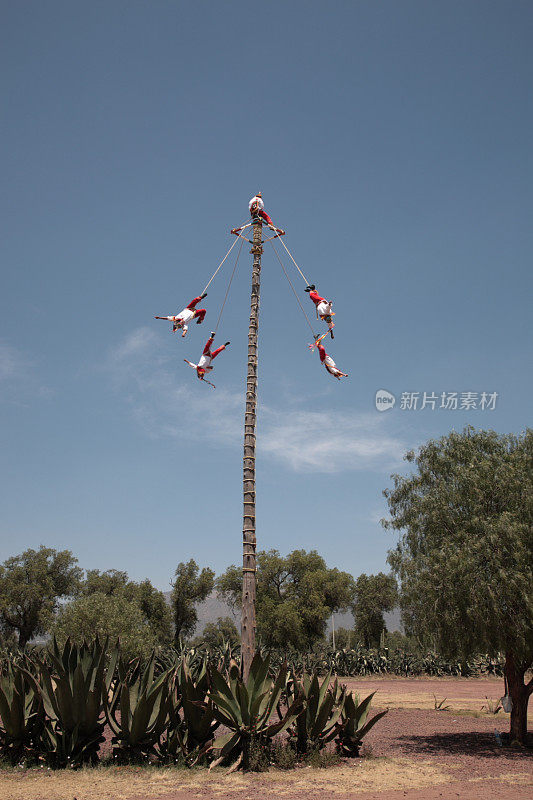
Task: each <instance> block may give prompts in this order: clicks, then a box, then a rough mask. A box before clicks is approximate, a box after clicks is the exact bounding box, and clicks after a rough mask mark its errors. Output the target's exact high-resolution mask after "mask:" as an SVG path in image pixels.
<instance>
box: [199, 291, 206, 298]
mask: <svg viewBox="0 0 533 800" xmlns="http://www.w3.org/2000/svg"><path fill="white" fill-rule="evenodd" d="M204 297H207V292H204V293H203V294H202V295H200V300H203V299H204Z"/></svg>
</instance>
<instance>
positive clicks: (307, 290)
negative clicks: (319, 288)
mask: <svg viewBox="0 0 533 800" xmlns="http://www.w3.org/2000/svg"><path fill="white" fill-rule="evenodd" d="M315 289H316V286H315V284H314V283H310V284H309V286H307V287H306V289H305V291H306V292H314V291H315Z"/></svg>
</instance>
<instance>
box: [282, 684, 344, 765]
mask: <svg viewBox="0 0 533 800" xmlns="http://www.w3.org/2000/svg"><path fill="white" fill-rule="evenodd" d="M330 681H331V672H329V673H328V674H327V675H326V677H325V678H324V680H323V681H322V684H320V682H319V680H318V675H317V673H316V672H315V674H314V675H313V676H312V677H311V676H310V675H308V674H307V673H304V674H303V676H302V678H301V679H300V680H298V679H297V680H295V681H294V684H293V687H292V698H293V701H297V700H299V701H300V703H301V705H302V710H301V712H300V714H299V715H298V717H297V718H296V725H295V728H294V729H293V730H291V731H289V740H290V742H291V744H292V745H293V746H294V747H295V749H296V751H297V752H298V753H300V754H301V755H303V754H306V753H309V752H312V751H313V750H321V749H322V748H323V747H325V745H326V744H327V743H328V742H330V741H331V740H332V739H334V738H335V736H336V733H337V723H338V721H339V719H340V717H341V714H342V710H343V708H344V701H345V695H346V690H345V688H344V687H340V686H339V683H338V681H337V679H335V683H334V684H333V686H332V687H330V685H329V684H330ZM290 695H291V691H290V690H289V696H290Z"/></svg>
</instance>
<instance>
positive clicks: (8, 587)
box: [0, 545, 83, 647]
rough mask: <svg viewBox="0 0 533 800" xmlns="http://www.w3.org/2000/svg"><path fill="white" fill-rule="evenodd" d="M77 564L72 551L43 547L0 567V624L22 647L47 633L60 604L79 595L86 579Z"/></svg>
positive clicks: (22, 554)
mask: <svg viewBox="0 0 533 800" xmlns="http://www.w3.org/2000/svg"><path fill="white" fill-rule="evenodd" d="M77 563H78V562H77V559H76V558H74V556H73V555H72V553H71V551H70V550H54V549H53V548H50V547H44V546H43V545H41V547H40V548H39V550H31V549H29V550H25V551H24V552H23V553H21V554H20V555H17V556H12V557H11V558H8V559H7V560H6V561H4V563H3V564H2V565H1V566H0V624H1V626H2V628H3V629H4V630H6V631H8V632H9V631H14V632H15V633H16V635H17V637H18V643H19V645H20V646H21V647H24V645H26V644H27V642H29V641H30V639H32V638H33V637H34V636H38V635H42V634H44V633H46V632H47V631H48V630H49V628H50V626H51V624H52V622H53V619H54V615H55V612H56V611H57V608H58V604H59V601H60V600H61V599H63V598H66V597H70V596H71V595H73V594H75V593H76V592H77V590H78V588H79V584H80V580H81V577H82V575H83V572H82V570H81V569H80V568H79V567H78V566H76V565H77Z"/></svg>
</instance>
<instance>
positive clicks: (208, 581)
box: [170, 558, 215, 641]
mask: <svg viewBox="0 0 533 800" xmlns="http://www.w3.org/2000/svg"><path fill="white" fill-rule="evenodd" d="M198 573H199V567H198V564H197V563H196V561H194V559H192V558H191V560H190V561H188V562H187V563H186V564H185V563H183V562H180V563H179V564H178V566H177V567H176V573H175V578H174V582H173V584H172V593H171V595H170V603H171V605H172V611H173V616H174V636H175V638H176V641H179V639H180V637H186V636H190V634H191V633H192V632H193V631H194V629H195V627H196V623H197V622H198V614H197V611H196V605H197V604H198V603H201V602H202V600H205V598H206V597H207V595H208V594H209V593H210V592H211V591H212V590H213V586H214V582H215V573H214V572H213V570H212V569H209V567H204V569H202V571H201V572H200V574H198Z"/></svg>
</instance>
